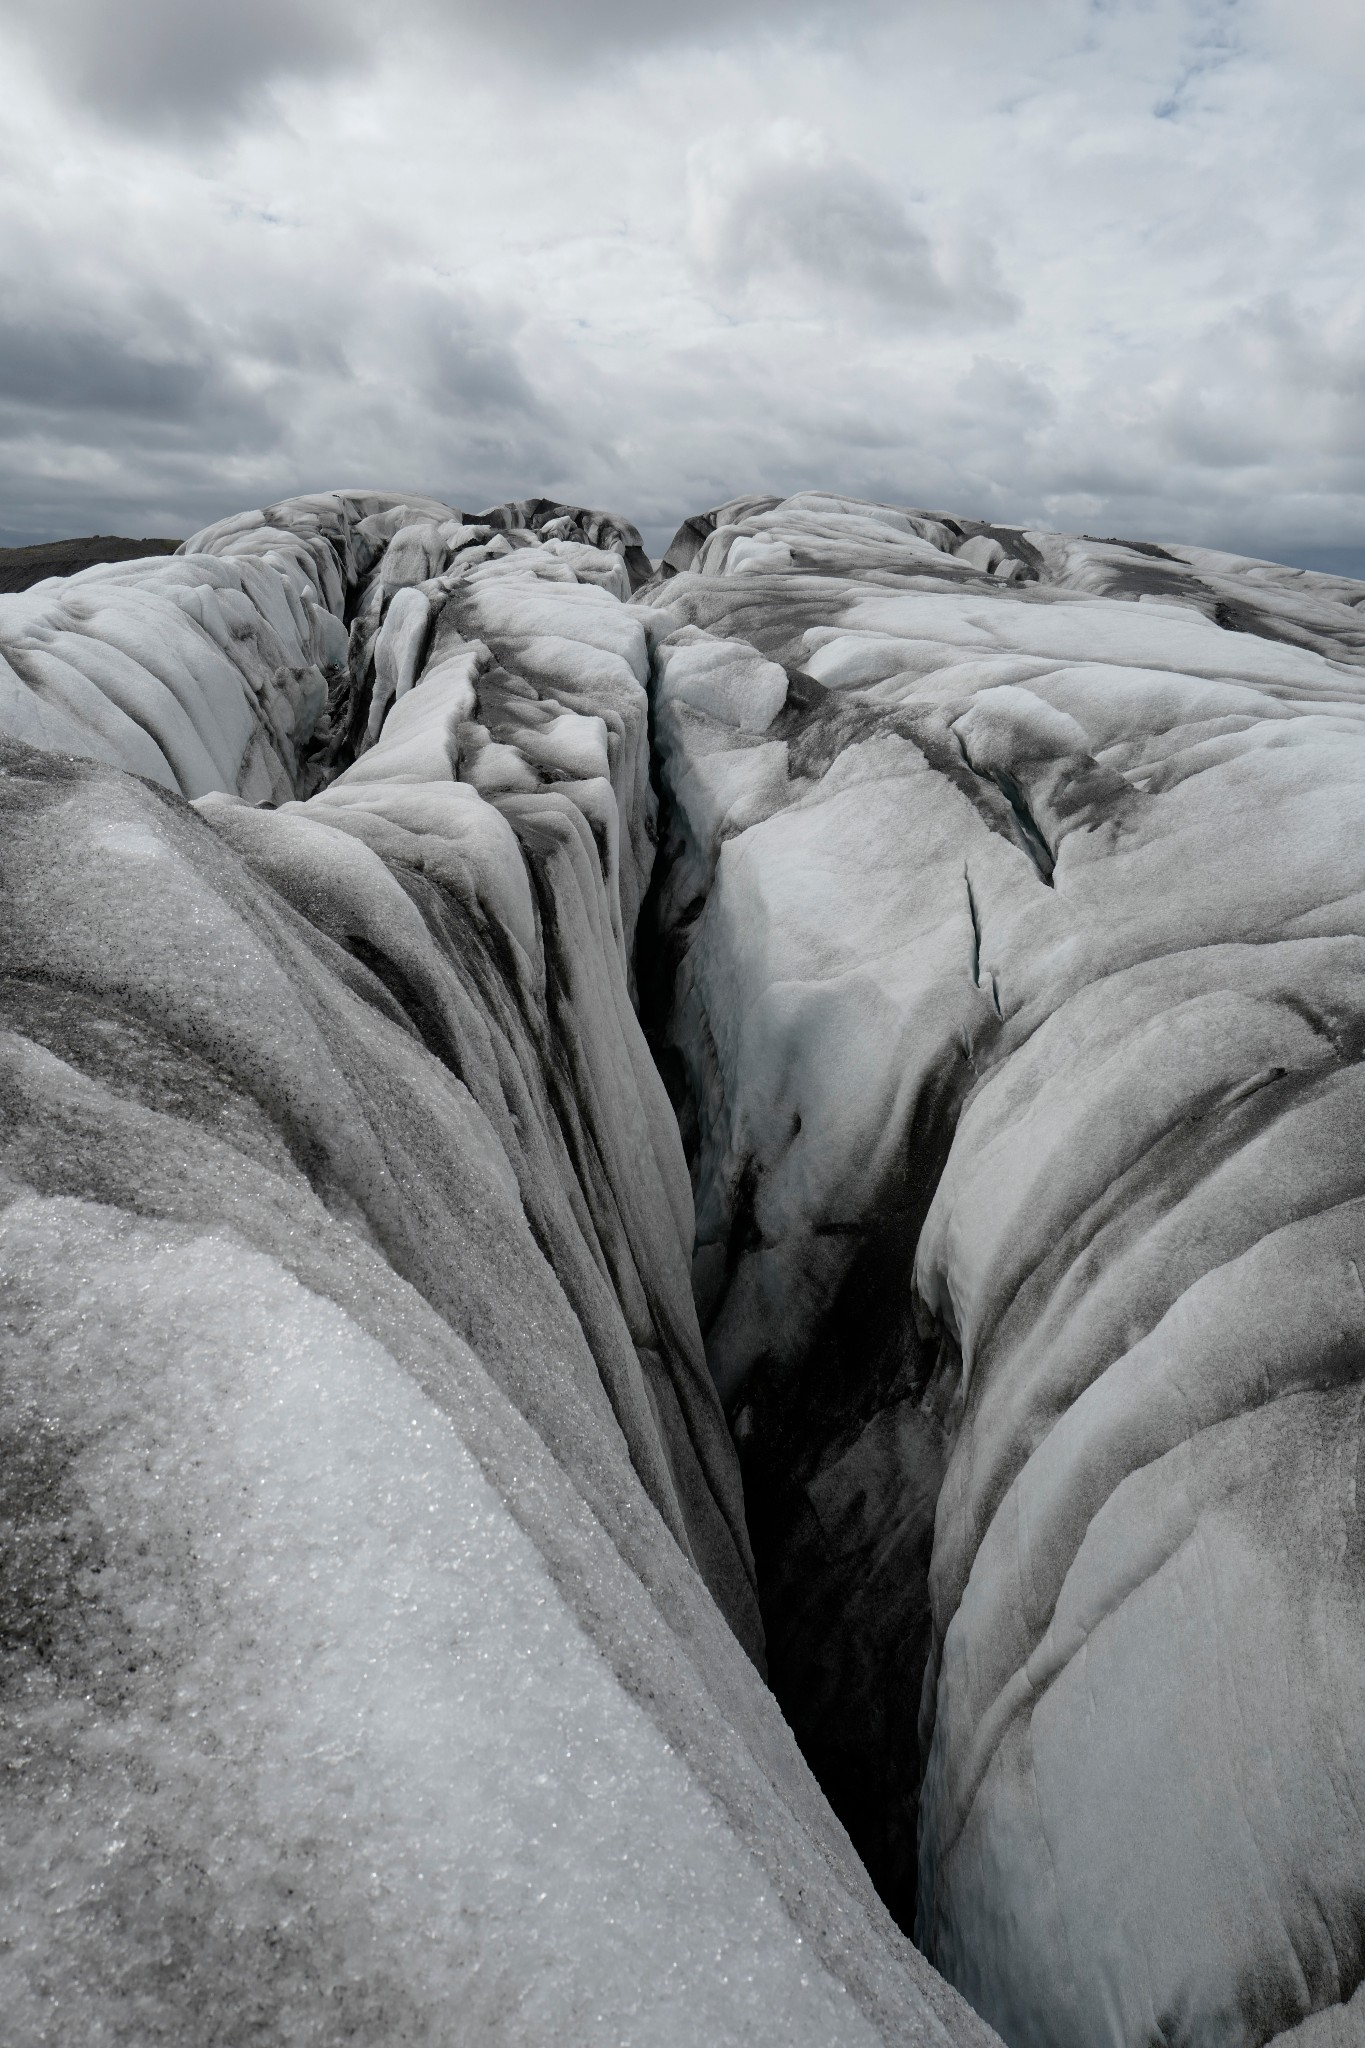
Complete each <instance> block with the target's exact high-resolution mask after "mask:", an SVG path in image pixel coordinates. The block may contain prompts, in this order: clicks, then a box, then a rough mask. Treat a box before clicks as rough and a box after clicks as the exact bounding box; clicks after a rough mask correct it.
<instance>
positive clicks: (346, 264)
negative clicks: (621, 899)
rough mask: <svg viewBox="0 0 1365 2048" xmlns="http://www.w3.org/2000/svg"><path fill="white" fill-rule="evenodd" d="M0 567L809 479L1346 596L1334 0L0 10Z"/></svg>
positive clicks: (248, 4) (1351, 156)
mask: <svg viewBox="0 0 1365 2048" xmlns="http://www.w3.org/2000/svg"><path fill="white" fill-rule="evenodd" d="M0 56H2V57H3V73H4V83H5V93H4V103H5V122H4V125H3V131H0V540H4V541H7V542H10V543H13V542H18V541H26V540H32V539H38V538H44V537H48V536H54V535H59V534H67V533H86V532H91V531H94V530H100V531H106V532H108V531H117V532H124V533H132V534H153V533H156V534H184V533H186V532H188V531H190V530H191V529H192V528H193V527H194V526H196V525H199V524H201V523H203V522H204V521H206V520H208V519H211V518H214V517H217V516H218V515H220V514H221V513H224V512H227V511H231V510H235V509H238V508H240V507H242V506H245V505H254V504H261V503H265V502H267V501H268V500H269V499H271V498H272V497H278V496H281V495H283V494H285V493H288V492H291V491H299V490H309V489H318V488H323V487H327V486H331V485H336V484H350V483H373V484H377V485H383V486H389V487H399V488H413V489H423V490H427V491H431V492H434V493H436V494H437V495H439V496H441V497H444V498H447V499H449V500H450V501H451V502H453V503H456V504H459V505H463V506H465V507H466V508H475V507H477V506H479V505H482V504H486V503H488V502H490V501H493V500H495V499H498V498H502V497H507V496H522V495H525V494H527V493H530V492H534V491H543V492H546V493H547V494H552V495H555V496H558V497H564V498H569V499H572V500H576V501H581V502H587V503H590V504H599V505H606V506H610V507H611V508H612V509H614V510H617V511H619V512H622V513H624V514H625V515H627V516H629V517H632V518H634V519H635V520H637V521H638V522H639V524H640V525H641V526H642V527H643V528H644V530H645V534H646V538H647V540H648V541H649V543H650V545H651V546H652V547H653V548H654V549H655V550H656V551H657V550H658V549H660V548H661V547H662V546H663V545H664V543H665V541H666V539H667V536H668V534H669V533H671V531H672V529H673V527H674V526H675V525H676V523H677V521H678V520H679V518H681V517H682V516H683V515H684V514H685V513H686V512H688V511H689V510H697V509H700V508H701V507H704V506H707V505H710V504H714V503H716V502H718V501H719V500H722V499H724V498H726V497H730V496H733V495H735V494H737V493H739V492H741V491H745V490H754V489H774V490H778V489H781V490H786V489H794V488H799V487H802V486H810V485H820V486H826V487H833V488H837V489H840V490H846V491H849V492H853V493H856V494H858V495H862V496H869V497H877V498H883V499H889V500H892V501H894V502H899V503H905V504H912V505H918V506H926V507H932V508H937V509H943V510H949V511H958V512H963V513H967V514H970V515H975V516H978V517H982V518H991V517H994V518H999V519H1005V520H1015V521H1017V520H1027V521H1030V522H1038V523H1044V524H1047V525H1051V526H1059V527H1063V528H1072V529H1084V530H1086V531H1089V532H1094V533H1102V534H1108V533H1118V534H1123V535H1129V536H1133V537H1138V536H1147V537H1159V538H1160V537H1165V538H1173V539H1184V540H1196V541H1204V542H1210V543H1213V544H1216V545H1219V546H1225V547H1231V548H1234V549H1237V550H1239V551H1242V552H1247V553H1255V554H1264V555H1269V556H1272V557H1275V558H1279V559H1285V560H1297V561H1302V562H1305V563H1310V564H1317V565H1320V566H1324V567H1328V566H1332V567H1339V568H1349V569H1353V571H1354V573H1356V574H1358V575H1365V261H1362V258H1363V257H1365V120H1362V115H1361V109H1362V107H1365V7H1362V5H1361V0H862V4H860V5H858V6H856V7H855V6H853V5H850V4H847V0H845V4H841V5H839V6H835V7H831V6H827V5H823V4H821V0H692V4H691V5H686V4H682V0H404V4H402V5H399V6H392V5H384V6H380V5H376V4H374V0H369V4H357V0H0Z"/></svg>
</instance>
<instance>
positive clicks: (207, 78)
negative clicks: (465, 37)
mask: <svg viewBox="0 0 1365 2048" xmlns="http://www.w3.org/2000/svg"><path fill="white" fill-rule="evenodd" d="M358 14H359V10H358V9H356V8H354V7H348V6H347V5H345V4H344V0H343V4H330V5H329V4H327V0H118V4H117V5H116V6H115V5H110V4H109V0H41V5H35V4H33V0H4V4H3V5H0V22H3V24H4V26H5V27H6V29H7V31H9V32H11V33H15V34H19V35H22V36H24V37H25V38H26V39H27V40H28V41H29V42H30V43H31V44H32V45H33V47H34V48H35V49H36V51H37V53H38V55H39V57H40V59H41V61H42V64H43V67H44V69H45V71H46V72H47V74H48V77H49V79H50V80H51V82H52V84H53V85H54V87H55V88H56V89H57V91H58V92H59V93H61V94H63V95H64V96H67V97H70V98H71V99H73V100H75V101H77V102H78V103H80V104H82V105H84V106H86V107H88V108H90V109H91V110H92V111H94V112H95V113H96V114H98V115H101V116H102V117H104V118H105V119H107V120H109V121H112V122H115V123H117V124H119V125H122V126H125V127H129V128H133V129H136V130H138V131H140V132H146V131H148V130H152V131H157V132H160V133H163V134H166V135H169V136H171V137H174V138H177V139H181V140H185V139H189V140H194V139H199V138H202V137H203V136H204V135H205V133H206V132H207V133H209V134H211V135H218V134H220V133H222V132H223V131H224V130H226V129H227V128H229V127H230V126H231V125H232V124H234V123H235V122H237V121H240V120H242V119H243V118H246V117H248V116H251V115H254V114H257V113H259V112H260V111H261V108H262V105H263V103H264V98H265V95H266V93H267V91H268V88H269V87H270V86H271V85H272V84H274V83H276V82H277V81H278V80H280V79H282V78H287V77H297V76H304V77H313V78H321V77H324V76H326V75H327V74H328V73H329V72H331V71H334V70H336V69H337V68H339V67H340V66H343V65H345V64H348V63H350V62H352V61H353V60H354V59H355V58H356V57H357V55H358V54H359V51H360V48H361V44H360V40H359V36H358V33H357V30H358Z"/></svg>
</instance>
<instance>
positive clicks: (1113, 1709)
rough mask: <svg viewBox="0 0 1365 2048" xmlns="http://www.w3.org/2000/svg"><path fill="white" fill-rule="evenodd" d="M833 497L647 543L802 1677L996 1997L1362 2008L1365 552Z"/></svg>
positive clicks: (917, 1875)
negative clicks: (706, 676)
mask: <svg viewBox="0 0 1365 2048" xmlns="http://www.w3.org/2000/svg"><path fill="white" fill-rule="evenodd" d="M847 510H848V514H849V515H850V516H849V517H848V519H847V521H846V523H842V524H841V519H840V515H839V514H838V513H837V512H834V511H833V510H831V509H828V508H826V509H822V510H821V511H820V512H819V513H818V515H813V508H811V506H810V505H809V503H808V501H806V500H793V501H790V503H788V504H774V503H773V502H772V501H764V502H763V503H762V504H761V505H760V506H759V507H757V508H755V509H754V510H752V511H749V510H745V509H743V508H736V507H726V508H722V509H721V510H720V511H718V512H717V513H715V514H713V515H707V516H704V517H701V518H698V519H694V520H693V521H691V522H690V523H689V527H688V528H687V529H686V530H685V531H684V532H683V533H680V535H679V539H678V541H677V542H676V543H675V545H674V548H673V549H671V550H670V552H669V556H667V557H666V558H665V567H666V570H667V569H669V568H672V569H674V570H676V571H679V572H681V573H677V574H675V575H674V576H672V577H671V578H670V577H668V576H667V575H666V574H665V576H664V577H662V578H661V579H660V581H659V582H658V584H657V585H656V586H654V587H653V588H652V589H651V590H650V591H649V592H647V593H646V597H647V601H648V603H649V605H650V607H651V618H652V624H651V632H652V635H653V638H654V639H655V641H656V642H657V643H659V644H660V647H661V653H660V660H659V672H660V680H659V682H658V683H657V685H656V703H657V705H658V717H657V739H658V745H659V750H660V760H661V770H662V773H661V781H662V788H663V792H664V798H665V811H664V826H665V832H666V839H665V846H666V861H667V875H668V881H667V884H666V886H665V887H664V889H663V890H662V891H661V892H660V895H659V899H658V900H659V930H658V932H657V934H656V935H654V937H653V938H652V941H651V943H652V945H653V946H654V948H655V951H656V955H657V957H658V958H659V960H660V961H661V963H662V970H663V980H662V983H661V988H660V992H659V993H657V994H656V996H655V1002H656V1004H657V1005H658V1013H657V1015H656V1018H655V1020H654V1029H655V1031H656V1035H657V1036H658V1038H659V1040H660V1043H661V1045H662V1048H663V1056H664V1057H665V1059H666V1060H668V1059H671V1060H672V1061H673V1068H672V1071H673V1073H674V1093H675V1097H676V1098H677V1099H678V1101H679V1103H680V1109H681V1116H682V1122H683V1127H684V1129H685V1130H686V1131H688V1132H689V1133H690V1143H691V1149H692V1161H693V1172H694V1180H695V1186H696V1204H697V1239H698V1242H697V1250H696V1255H695V1259H694V1287H695V1290H696V1295H697V1300H698V1304H699V1307H700V1310H701V1313H702V1320H703V1325H704V1328H705V1331H706V1340H707V1351H708V1356H709V1359H710V1362H711V1366H712V1369H713V1372H714V1373H715V1375H716V1378H717V1382H718V1384H719V1386H720V1388H721V1390H722V1393H723V1395H724V1396H725V1398H726V1401H727V1405H728V1406H729V1408H730V1411H731V1414H732V1417H733V1419H734V1424H735V1429H736V1433H737V1436H738V1439H739V1441H740V1444H741V1448H742V1454H743V1459H744V1465H745V1475H746V1497H747V1502H748V1510H749V1519H750V1528H751V1533H752V1535H753V1538H754V1543H755V1550H756V1556H757V1561H758V1567H759V1584H760V1593H761V1596H762V1601H763V1609H764V1619H765V1625H766V1629H767V1638H768V1650H769V1664H770V1670H771V1672H772V1675H773V1680H774V1683H775V1685H776V1686H777V1689H778V1692H779V1696H780V1697H781V1698H782V1700H783V1703H784V1705H785V1707H786V1709H787V1711H788V1713H789V1714H790V1715H791V1717H792V1719H793V1721H794V1724H795V1726H796V1727H797V1730H798V1733H799V1734H800V1736H801V1739H802V1742H803V1745H804V1746H805V1748H806V1752H807V1754H808V1756H810V1757H811V1759H812V1760H813V1761H814V1762H815V1763H816V1765H817V1768H818V1770H819V1773H820V1776H821V1779H822V1783H823V1784H824V1785H825V1787H826V1789H827V1790H829V1791H830V1793H831V1796H832V1797H833V1798H834V1800H835V1803H836V1805H837V1806H838V1808H839V1810H840V1812H841V1814H842V1815H843V1817H844V1818H845V1819H846V1820H847V1821H848V1823H849V1825H850V1828H851V1830H852V1832H853V1834H854V1837H855V1840H856V1841H857V1843H858V1846H859V1847H860V1849H861V1850H862V1851H863V1853H864V1855H865V1856H866V1858H867V1860H868V1862H869V1867H870V1868H871V1869H872V1870H873V1871H874V1873H875V1874H876V1876H877V1878H878V1881H879V1883H880V1884H881V1886H882V1888H883V1891H884V1893H885V1895H886V1896H887V1897H888V1898H889V1899H891V1900H892V1901H893V1903H894V1904H895V1905H896V1908H897V1910H898V1912H899V1913H900V1914H901V1915H902V1916H903V1917H904V1918H905V1920H906V1921H907V1922H908V1921H909V1920H910V1919H911V1917H912V1916H913V1917H914V1921H915V1925H916V1929H917V1935H918V1938H919V1940H920V1941H921V1942H922V1944H923V1945H924V1947H925V1948H926V1951H927V1952H928V1953H929V1955H930V1956H931V1957H932V1958H933V1959H934V1960H935V1961H936V1962H938V1964H939V1965H940V1967H941V1968H943V1969H944V1970H945V1971H946V1972H947V1974H948V1975H949V1977H950V1978H951V1979H952V1980H953V1981H954V1982H955V1983H957V1984H958V1985H959V1986H960V1987H961V1988H963V1989H964V1990H965V1991H966V1992H967V1994H968V1996H969V1997H970V1998H971V1999H972V2001H973V2002H974V2004H976V2005H977V2007H978V2009H979V2010H980V2011H982V2012H983V2013H984V2014H986V2015H987V2016H988V2017H989V2018H990V2019H991V2020H992V2021H993V2022H994V2023H995V2024H996V2025H997V2026H998V2027H999V2028H1000V2030H1001V2032H1002V2033H1003V2035H1004V2036H1005V2038H1006V2039H1007V2040H1008V2041H1010V2042H1011V2043H1015V2044H1018V2048H1026V2044H1027V2048H1034V2044H1036V2048H1093V2044H1095V2043H1097V2042H1112V2043H1114V2044H1115V2048H1120V2044H1126V2048H1138V2044H1145V2043H1147V2042H1148V2041H1150V2040H1152V2039H1155V2038H1162V2039H1181V2040H1191V2041H1199V2042H1201V2043H1202V2042H1214V2041H1217V2042H1220V2043H1227V2044H1229V2048H1234V2044H1248V2048H1249V2044H1252V2043H1257V2044H1259V2043H1261V2042H1263V2041H1265V2040H1267V2039H1269V2038H1270V2037H1271V2036H1278V2035H1280V2034H1281V2033H1285V2034H1287V2033H1288V2030H1289V2029H1291V2028H1292V2027H1294V2026H1295V2025H1296V2024H1297V2023H1298V2022H1301V2021H1306V2022H1307V2031H1306V2033H1305V2036H1304V2038H1305V2040H1309V2039H1313V2040H1316V2039H1317V2038H1319V2035H1320V2037H1321V2038H1322V2039H1323V2040H1324V2041H1327V2040H1336V2039H1337V2038H1338V2037H1340V2038H1341V2039H1343V2040H1344V2039H1347V2038H1350V2039H1355V2037H1356V2035H1355V2031H1354V2030H1353V2029H1355V2028H1358V2021H1356V2020H1354V2017H1353V2016H1354V2014H1355V2013H1356V2012H1357V2011H1358V2005H1359V2001H1358V1999H1357V2000H1356V2001H1355V2003H1354V2004H1352V2005H1348V2004H1347V2003H1346V2001H1349V2000H1351V1997H1352V1993H1353V1992H1354V1989H1355V1986H1356V1984H1357V1982H1358V1981H1359V1977H1360V1970H1361V1950H1360V1937H1359V1899H1360V1873H1361V1870H1362V1868H1365V1839H1362V1834H1361V1827H1360V1821H1359V1815H1360V1812H1361V1811H1362V1802H1365V1768H1363V1766H1362V1759H1365V1744H1363V1743H1362V1723H1361V1718H1360V1707H1359V1700H1360V1697H1361V1678H1362V1669H1361V1666H1362V1656H1365V1630H1362V1626H1361V1621H1360V1606H1359V1597H1358V1593H1359V1564H1358V1551H1359V1535H1358V1512H1357V1505H1356V1496H1355V1484H1356V1480H1355V1474H1356V1466H1357V1461H1358V1457H1359V1452H1360V1445H1361V1441H1362V1394H1361V1382H1360V1360H1361V1358H1362V1356H1365V1323H1363V1322H1362V1317H1365V1293H1363V1292H1362V1288H1361V1283H1360V1277H1359V1272H1360V1267H1361V1262H1362V1259H1363V1258H1365V1207H1363V1206H1362V1203H1363V1202H1365V1180H1363V1179H1362V1169H1361V1164H1360V1162H1361V1159H1362V1157H1363V1156H1365V1152H1363V1151H1362V1139H1363V1138H1365V1127H1362V1125H1361V1124H1360V1121H1359V1117H1360V1107H1361V1101H1360V1091H1359V1089H1358V1087H1357V1085H1356V1082H1357V1075H1358V1072H1359V1066H1358V1059H1359V1053H1358V1047H1359V1045H1360V1043H1361V1041H1362V1036H1363V1035H1365V981H1363V980H1362V970H1365V950H1363V948H1365V925H1362V922H1361V919H1362V914H1365V864H1363V863H1365V854H1363V853H1362V848H1365V837H1362V831H1361V822H1362V808H1361V807H1362V802H1363V801H1365V748H1362V745H1361V741H1362V739H1365V727H1363V726H1362V722H1361V720H1362V711H1365V679H1362V674H1361V670H1362V667H1365V635H1362V606H1365V590H1363V589H1362V588H1361V586H1359V585H1350V584H1345V583H1343V582H1341V581H1340V580H1337V579H1330V578H1317V577H1311V576H1307V575H1304V574H1302V573H1300V572H1295V571H1290V570H1279V569H1275V568H1273V567H1270V566H1268V565H1263V564H1254V563H1248V562H1242V561H1239V560H1237V559H1236V558H1233V557H1229V556H1215V555H1211V554H1207V553H1204V554H1200V553H1197V552H1196V551H1192V550H1167V549H1162V548H1159V547H1146V546H1144V547H1131V546H1129V545H1127V544H1125V543H1121V542H1093V543H1092V542H1089V541H1082V540H1077V539H1073V538H1069V537H1063V536H1058V535H1047V534H1037V533H1028V534H1022V533H1018V532H1015V531H1013V530H1011V529H982V528H979V527H976V528H974V527H971V526H969V525H966V524H964V523H963V522H961V521H949V520H946V519H945V518H943V517H942V516H941V515H928V514H926V515H914V520H915V523H914V526H913V535H907V534H906V532H905V526H904V523H903V522H904V521H905V519H906V515H905V514H903V513H900V512H898V511H891V510H887V509H884V508H877V507H849V508H847ZM935 522H936V524H937V529H938V531H937V534H936V535H933V536H932V537H933V545H934V547H935V549H936V550H937V552H938V555H939V559H938V561H937V563H935V562H934V561H932V560H931V559H930V552H929V541H930V538H931V531H930V529H931V525H932V524H933V523H935ZM708 535H709V537H708ZM779 546H782V547H785V548H786V550H787V551H788V553H789V554H790V557H791V565H790V567H789V568H786V569H785V570H784V569H782V568H781V566H780V564H779V563H778V561H777V558H776V553H775V552H773V553H769V552H768V551H775V550H776V549H777V548H778V547H779ZM760 549H761V550H762V551H763V557H762V566H763V574H762V575H761V576H760V574H759V573H758V571H759V568H760V554H759V552H758V551H759V550H760ZM669 620H672V621H673V622H674V633H673V635H672V638H671V639H670V635H669V631H668V622H669ZM705 640H709V641H710V643H711V645H712V648H713V654H712V657H711V658H712V661H713V662H714V664H715V667H714V670H713V671H711V673H714V675H715V677H716V679H717V680H716V682H715V684H714V685H713V691H714V694H713V699H712V702H711V703H710V704H709V705H705V706H704V705H702V704H700V703H694V704H693V705H692V706H691V707H690V708H689V709H688V710H687V711H686V712H685V713H684V712H683V711H681V710H679V708H678V707H677V705H676V702H675V700H674V698H673V696H672V694H671V692H670V678H671V666H670V658H669V652H668V650H669V647H670V645H677V646H679V647H682V648H687V649H688V650H689V658H691V659H696V658H697V657H696V656H695V655H693V654H691V653H690V650H691V649H692V648H694V647H696V646H698V645H700V644H702V643H703V641H705ZM746 647H747V649H748V650H749V652H748V653H747V654H746V652H745V649H746ZM726 649H733V650H734V652H733V654H732V655H731V656H729V657H727V656H726V655H725V653H724V652H723V650H726ZM755 653H756V654H758V655H759V656H761V657H762V658H763V659H764V660H766V661H769V662H777V663H780V664H783V665H784V666H785V668H786V669H787V670H788V671H789V672H791V673H792V675H793V680H792V682H791V686H790V688H789V691H788V693H787V695H786V697H785V700H784V703H783V705H782V706H781V707H780V708H779V709H778V710H777V712H776V713H775V715H774V716H773V717H772V718H771V720H770V721H768V722H766V723H765V725H764V727H763V743H762V746H761V749H759V748H756V747H755V743H754V741H753V740H752V739H750V738H748V737H747V736H746V735H745V734H744V733H743V732H742V731H740V730H737V729H736V721H735V719H734V717H733V715H732V714H728V713H727V709H726V698H725V682H724V675H725V668H724V663H725V661H726V660H727V658H728V659H729V660H730V661H731V662H732V663H733V673H734V677H735V683H736V687H737V688H738V687H739V678H740V676H741V675H742V673H743V672H744V667H745V664H746V662H751V661H752V659H753V656H754V654H755ZM779 750H780V751H779ZM921 1677H923V1692H922V1695H921ZM921 1771H922V1772H923V1774H924V1775H923V1784H922V1786H921V1782H920V1777H921ZM916 1823H917V1830H918V1832H917V1834H916ZM1314 2013H1317V2014H1318V2016H1319V2017H1318V2018H1317V2020H1311V2019H1309V2015H1312V2014H1314ZM1348 2014H1349V2015H1351V2016H1352V2017H1348ZM1314 2027H1317V2028H1318V2030H1319V2032H1318V2033H1317V2034H1315V2033H1314V2031H1313V2029H1314ZM1342 2030H1344V2031H1342ZM1293 2038H1295V2039H1297V2038H1298V2037H1297V2036H1293Z"/></svg>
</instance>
